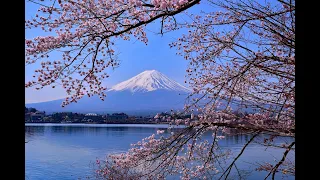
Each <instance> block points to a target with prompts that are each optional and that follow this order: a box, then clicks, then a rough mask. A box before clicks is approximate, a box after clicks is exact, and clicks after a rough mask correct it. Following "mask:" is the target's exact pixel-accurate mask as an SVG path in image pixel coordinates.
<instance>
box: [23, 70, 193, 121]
mask: <svg viewBox="0 0 320 180" xmlns="http://www.w3.org/2000/svg"><path fill="white" fill-rule="evenodd" d="M190 92H191V90H190V89H188V88H186V87H184V86H182V85H181V84H179V83H177V82H176V81H174V80H172V79H170V78H168V77H167V76H166V75H164V74H162V73H160V72H158V71H156V70H147V71H144V72H142V73H140V74H138V75H136V76H134V77H132V78H130V79H128V80H126V81H123V82H121V83H119V84H117V85H115V86H113V87H112V88H111V89H109V90H108V91H107V92H106V94H107V97H106V98H105V100H104V101H101V100H100V99H99V97H96V96H94V97H90V98H89V97H87V96H86V97H83V98H82V99H80V100H79V101H78V102H77V103H71V104H69V105H67V106H66V107H64V108H62V107H61V103H62V101H63V99H58V100H54V101H47V102H41V103H30V104H26V107H33V108H36V109H38V110H41V111H46V112H47V113H52V112H67V111H68V112H80V113H88V112H95V113H113V112H125V113H128V114H130V115H146V114H154V113H157V112H159V111H160V112H161V111H168V110H171V109H174V110H178V109H180V110H181V109H183V106H184V104H185V100H186V97H187V96H188V95H189V94H190Z"/></svg>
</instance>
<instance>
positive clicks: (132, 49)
mask: <svg viewBox="0 0 320 180" xmlns="http://www.w3.org/2000/svg"><path fill="white" fill-rule="evenodd" d="M207 6H208V5H205V4H204V3H202V4H200V5H196V6H194V7H192V9H190V10H189V12H190V11H192V12H199V11H200V10H205V9H208V7H207ZM38 7H39V6H38V5H34V4H33V3H30V2H27V3H26V11H25V13H26V19H30V18H31V17H33V16H34V15H35V13H36V12H37V9H38ZM210 9H211V10H212V7H211V8H210ZM185 17H186V16H183V15H178V17H177V18H185ZM159 27H160V24H159V22H155V23H153V24H151V25H149V26H147V29H148V30H150V31H153V32H148V31H147V33H148V34H147V35H148V38H149V42H148V45H147V46H146V45H145V44H143V43H141V42H140V41H135V40H134V39H133V40H131V41H125V42H118V43H117V44H118V45H117V48H118V50H119V52H120V53H121V54H120V55H119V56H118V57H119V60H120V66H119V67H118V68H117V69H115V70H114V71H112V72H111V73H110V78H108V79H106V80H105V82H104V83H105V84H106V85H107V86H108V88H110V87H111V86H113V85H115V84H117V83H119V82H122V81H124V80H127V79H129V78H131V77H133V76H135V75H137V74H139V73H141V72H143V71H145V70H151V69H155V70H158V71H160V72H162V73H163V74H165V75H167V76H168V77H169V78H171V79H173V80H175V81H177V82H178V83H180V84H182V85H186V84H184V83H183V82H184V75H185V74H186V73H185V70H186V67H187V61H186V60H184V59H183V57H181V56H178V55H176V49H170V48H169V43H170V42H173V41H174V40H175V39H177V38H179V37H180V36H181V35H182V33H183V32H186V31H185V30H179V31H175V32H171V33H167V34H165V35H164V36H161V35H159V34H155V33H154V31H156V30H157V29H158V28H159ZM157 32H159V30H158V31H157ZM43 35H45V34H44V33H43V32H42V31H41V30H39V29H32V30H26V31H25V37H26V39H31V38H34V37H37V36H43ZM50 57H51V58H53V59H58V58H59V57H57V56H54V55H53V56H50ZM38 68H39V66H38V65H32V66H26V81H28V80H31V79H32V76H33V75H34V70H35V69H38ZM64 97H66V93H65V92H64V90H63V89H62V88H61V87H56V88H54V89H52V88H51V87H47V88H43V89H42V90H39V91H37V90H35V89H33V88H27V89H26V90H25V101H26V103H33V102H43V101H49V100H55V99H61V98H64Z"/></svg>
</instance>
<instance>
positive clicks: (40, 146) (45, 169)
mask: <svg viewBox="0 0 320 180" xmlns="http://www.w3.org/2000/svg"><path fill="white" fill-rule="evenodd" d="M157 130H165V127H164V126H157V125H152V126H148V125H147V126H146V125H142V126H139V125H135V126H130V125H129V126H124V125H121V126H118V125H113V126H104V125H102V126H85V125H79V126H70V125H67V126H63V125H58V126H57V125H49V126H48V125H45V126H43V125H42V126H41V125H36V126H33V125H28V126H25V135H26V141H29V142H28V143H26V145H25V149H26V152H25V153H26V176H27V177H28V178H29V179H32V180H34V179H35V180H37V179H39V180H40V179H48V180H51V179H52V180H53V179H62V180H69V179H70V180H71V179H73V180H74V179H77V178H83V179H84V178H85V177H86V176H88V175H92V173H93V167H92V163H93V162H94V161H95V159H96V158H100V159H102V158H105V156H106V155H107V154H109V153H118V152H124V151H127V150H128V148H130V144H131V143H136V142H138V141H140V140H141V139H143V138H145V137H147V136H149V135H151V134H153V133H156V131H157ZM172 131H177V129H174V130H172ZM165 132H166V133H167V135H168V134H169V133H170V132H168V131H165ZM251 136H252V135H250V134H243V135H233V136H226V138H225V139H223V140H221V141H219V145H220V146H221V147H228V148H231V149H233V150H234V152H235V153H237V152H239V151H240V150H241V147H242V145H243V144H245V143H246V142H247V141H248V140H249V139H250V137H251ZM265 137H266V135H261V136H259V138H260V139H263V138H265ZM204 138H205V139H208V140H209V141H212V140H213V138H212V132H206V133H205V134H204ZM283 140H287V141H290V138H284V139H281V140H280V139H278V140H277V139H276V140H275V141H276V142H279V143H280V142H283ZM291 140H292V139H291ZM256 147H259V148H256ZM270 152H271V153H270ZM281 155H283V150H282V149H281V150H279V149H269V150H268V151H265V148H261V147H260V146H258V145H257V144H252V145H250V147H248V149H246V151H245V153H244V154H243V157H241V158H240V159H239V162H238V164H237V165H238V166H239V167H242V168H248V167H249V168H253V169H254V167H253V166H252V164H250V162H249V161H252V160H257V161H263V162H267V161H269V162H271V163H274V161H273V159H274V158H277V159H279V158H280V157H281ZM289 156H291V158H294V155H293V154H289ZM248 162H249V163H248ZM264 175H265V173H258V174H257V173H256V174H254V173H253V175H252V176H250V177H248V179H261V178H262V177H263V176H264ZM262 179H263V178H262Z"/></svg>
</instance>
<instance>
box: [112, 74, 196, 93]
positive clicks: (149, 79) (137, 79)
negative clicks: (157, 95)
mask: <svg viewBox="0 0 320 180" xmlns="http://www.w3.org/2000/svg"><path fill="white" fill-rule="evenodd" d="M158 89H164V90H169V91H182V92H190V90H189V89H188V88H186V87H184V86H182V85H180V84H179V83H177V82H175V81H173V80H171V79H169V78H168V77H167V76H165V75H164V74H162V73H160V72H159V71H156V70H146V71H143V72H142V73H140V74H138V75H136V76H134V77H132V78H130V79H128V80H126V81H123V82H121V83H119V84H117V85H115V86H113V87H112V88H111V89H110V90H109V91H124V90H129V91H131V92H133V93H134V92H148V91H155V90H158Z"/></svg>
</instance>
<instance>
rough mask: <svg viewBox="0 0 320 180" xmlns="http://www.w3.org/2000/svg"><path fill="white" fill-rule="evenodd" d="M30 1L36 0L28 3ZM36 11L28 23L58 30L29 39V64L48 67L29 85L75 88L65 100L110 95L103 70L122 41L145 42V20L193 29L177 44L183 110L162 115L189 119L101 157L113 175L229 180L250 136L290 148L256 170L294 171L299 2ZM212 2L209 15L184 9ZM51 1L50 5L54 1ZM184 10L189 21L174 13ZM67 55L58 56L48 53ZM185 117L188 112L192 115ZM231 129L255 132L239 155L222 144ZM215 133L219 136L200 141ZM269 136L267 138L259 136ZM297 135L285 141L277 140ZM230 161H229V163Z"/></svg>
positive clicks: (109, 1) (113, 1)
mask: <svg viewBox="0 0 320 180" xmlns="http://www.w3.org/2000/svg"><path fill="white" fill-rule="evenodd" d="M30 1H31V0H30ZM32 2H33V3H38V4H40V9H39V13H38V14H36V15H35V17H34V18H33V19H30V20H26V28H28V29H29V28H41V29H42V30H43V31H44V32H49V33H50V32H51V33H55V35H48V36H43V37H36V38H34V39H32V40H26V64H28V65H29V64H33V63H41V65H42V67H41V69H38V70H36V71H35V73H36V74H35V76H34V77H35V80H33V81H30V82H27V83H26V87H33V86H34V87H36V88H37V89H41V88H43V87H45V86H52V87H53V88H54V87H55V86H57V85H62V87H63V88H65V90H66V92H67V93H68V95H69V97H67V98H66V100H65V102H64V103H63V104H62V106H65V105H67V104H69V103H71V102H77V101H78V100H79V99H80V98H81V97H83V96H84V95H88V96H89V97H90V96H93V95H99V96H100V98H101V99H102V100H103V99H104V98H105V96H106V94H105V93H104V91H105V90H106V88H105V87H103V86H102V85H101V81H102V80H103V79H105V78H108V77H109V75H108V74H107V73H106V69H108V68H115V67H117V66H118V65H119V63H118V61H117V54H116V52H115V42H116V41H119V40H130V39H138V40H140V41H141V42H143V43H145V44H146V45H147V44H148V38H147V34H146V26H147V25H148V24H150V23H151V22H153V21H159V22H160V23H159V26H160V33H161V34H164V33H166V32H170V31H174V30H177V29H181V28H184V29H188V33H187V34H182V35H181V37H180V38H179V39H177V41H175V42H172V43H171V44H170V47H172V48H175V49H177V54H178V55H181V56H183V57H184V58H185V60H186V61H188V62H189V67H188V69H187V70H186V83H188V84H189V86H190V87H192V88H193V91H192V93H191V94H190V95H189V97H188V101H187V103H186V105H185V108H184V111H183V112H180V113H177V112H172V113H171V114H169V115H160V114H158V115H157V116H156V117H155V118H164V119H167V120H168V121H169V122H170V124H171V127H174V126H175V125H181V124H183V125H185V126H186V128H184V129H182V130H180V131H175V132H174V133H172V134H171V135H170V136H166V135H164V134H163V131H158V132H157V134H153V135H151V136H150V137H147V138H145V139H143V140H142V141H141V142H138V143H136V144H133V145H132V148H131V149H130V150H129V151H128V152H127V153H122V154H116V155H110V156H109V157H108V158H107V160H106V161H104V162H101V161H97V164H98V165H99V169H98V170H97V174H98V176H99V177H101V178H106V179H164V178H165V177H167V176H168V175H179V176H181V179H194V178H198V179H199V178H200V179H227V178H228V177H229V175H230V174H231V170H232V169H236V171H237V173H238V175H239V176H241V173H240V171H239V170H238V168H237V166H236V163H237V160H238V158H239V157H240V156H241V155H242V154H243V153H244V151H245V149H246V148H247V147H248V145H249V144H250V143H252V142H255V143H260V144H261V145H263V146H273V147H276V148H281V149H283V156H282V158H281V159H280V160H278V161H277V162H276V163H275V164H269V163H263V162H262V163H259V166H258V167H257V169H256V170H258V171H267V172H268V174H267V176H266V178H268V177H271V178H272V179H274V178H275V174H276V173H279V172H280V173H283V174H291V175H294V172H295V168H294V160H292V159H291V160H290V159H288V153H289V152H292V151H294V145H295V141H294V135H295V114H294V111H295V2H294V0H277V1H270V2H269V1H263V2H260V1H257V0H224V1H215V0H206V1H205V2H204V1H200V0H170V1H168V0H151V1H150V0H106V1H102V0H82V1H80V0H77V1H76V0H65V1H60V0H58V1H55V0H54V1H50V2H51V3H46V4H43V2H42V1H32ZM199 3H207V4H208V5H210V6H211V7H212V11H211V12H201V13H198V14H190V13H188V12H187V11H186V10H188V9H191V8H193V7H194V6H196V5H197V4H199ZM48 4H49V5H48ZM177 14H183V15H185V16H186V17H188V19H189V20H185V21H182V20H180V19H178V18H176V17H175V15H177ZM53 51H54V52H59V53H61V54H60V55H61V59H51V58H50V53H51V52H53ZM185 114H191V116H190V117H189V118H181V117H184V115H185ZM229 129H237V130H238V131H239V132H241V133H250V134H252V136H251V138H250V139H249V141H248V142H247V143H246V144H245V145H244V146H243V148H242V149H241V151H240V153H239V154H238V155H236V156H234V157H231V154H230V151H228V150H222V149H221V148H219V145H218V142H219V141H218V140H219V139H221V138H223V137H224V135H227V134H228V132H229V131H228V130H229ZM204 133H212V139H210V140H205V139H202V138H201V137H202V136H203V134H204ZM261 134H267V135H269V136H268V138H264V139H261V138H260V136H259V135H261ZM283 136H289V137H293V138H292V139H293V140H292V141H291V142H285V141H284V143H283V144H281V145H279V144H276V143H274V140H275V139H277V138H281V137H283ZM230 157H231V158H232V161H229V160H228V159H230Z"/></svg>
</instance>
